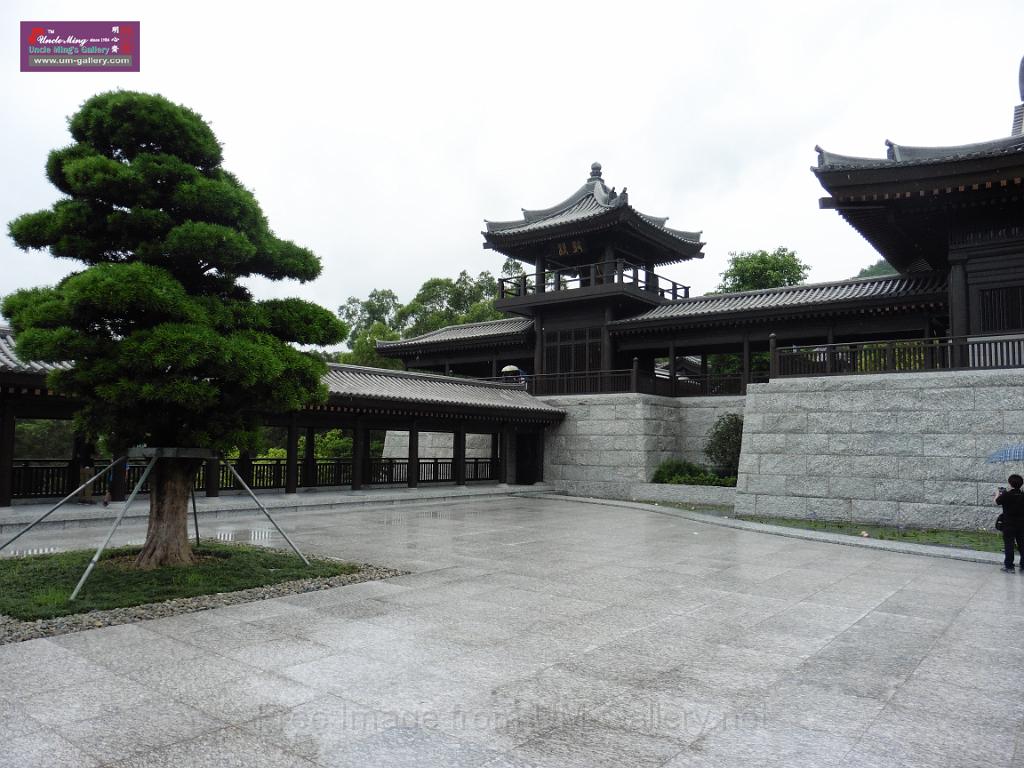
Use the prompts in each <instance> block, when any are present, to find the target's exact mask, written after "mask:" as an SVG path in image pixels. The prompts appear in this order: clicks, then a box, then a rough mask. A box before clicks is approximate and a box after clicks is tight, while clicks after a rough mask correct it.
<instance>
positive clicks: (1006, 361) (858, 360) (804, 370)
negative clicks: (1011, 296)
mask: <svg viewBox="0 0 1024 768" xmlns="http://www.w3.org/2000/svg"><path fill="white" fill-rule="evenodd" d="M1021 367H1024V335H1022V334H1019V333H1018V334H1007V335H1000V336H983V337H982V336H976V337H975V336H946V337H938V338H931V339H923V338H922V339H891V340H887V341H861V342H851V343H843V344H816V345H808V346H800V347H796V346H794V347H784V346H775V348H774V350H773V352H772V376H848V375H851V374H863V373H911V372H915V371H943V370H963V369H977V368H1021Z"/></svg>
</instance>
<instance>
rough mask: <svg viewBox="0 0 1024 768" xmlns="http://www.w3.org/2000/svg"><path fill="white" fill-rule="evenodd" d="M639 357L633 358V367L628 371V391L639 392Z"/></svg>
mask: <svg viewBox="0 0 1024 768" xmlns="http://www.w3.org/2000/svg"><path fill="white" fill-rule="evenodd" d="M639 387H640V358H639V357H634V358H633V368H632V370H630V372H629V391H630V392H639V391H640V388H639Z"/></svg>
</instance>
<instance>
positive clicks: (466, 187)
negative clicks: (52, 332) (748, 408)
mask: <svg viewBox="0 0 1024 768" xmlns="http://www.w3.org/2000/svg"><path fill="white" fill-rule="evenodd" d="M40 14H43V16H40ZM0 19H2V21H3V23H2V24H0V29H2V30H5V32H4V34H5V35H6V36H7V38H6V39H8V40H9V41H10V40H13V38H14V35H15V30H16V29H17V23H18V21H20V20H25V21H30V20H31V21H56V20H63V19H89V20H98V21H105V20H139V21H141V23H142V27H141V35H140V42H141V63H142V71H141V72H140V73H136V74H129V73H123V74H105V73H103V74H92V73H31V74H29V73H26V74H22V73H20V72H18V71H17V69H18V60H17V55H16V54H15V53H14V52H13V51H12V52H11V53H10V54H9V55H8V56H7V57H6V58H5V64H4V67H3V69H2V74H0V82H2V84H3V96H4V98H3V105H4V106H3V110H4V121H3V141H2V142H0V162H2V166H0V167H2V168H3V169H4V174H3V175H4V180H5V183H4V184H3V185H2V186H0V221H3V222H7V221H10V220H11V219H12V218H14V217H15V216H17V215H19V214H21V213H24V212H27V211H33V210H37V209H40V208H44V207H48V206H49V205H50V204H52V203H53V201H54V200H56V199H57V197H58V193H57V191H56V190H55V189H54V188H53V187H52V186H50V185H49V183H48V182H47V181H46V178H45V176H44V172H43V169H44V164H45V160H46V154H47V152H48V151H49V150H50V149H52V148H54V147H58V146H62V145H65V144H67V143H69V141H70V137H69V135H68V133H67V127H66V122H65V119H66V117H67V116H68V115H70V114H72V113H73V112H75V110H76V109H77V107H78V106H79V105H80V104H81V103H82V101H84V100H85V99H86V98H88V97H89V96H91V95H92V94H94V93H97V92H99V91H103V90H110V89H114V88H124V89H135V90H144V91H150V92H158V93H162V94H163V95H164V96H167V97H168V98H170V99H171V100H173V101H176V102H179V103H182V104H185V105H187V106H189V107H191V108H192V109H195V110H196V111H198V112H199V113H200V114H202V115H203V116H204V117H205V118H206V119H207V120H208V121H209V122H210V123H211V124H212V126H213V128H214V130H215V132H216V134H217V136H218V137H219V139H220V140H221V142H222V143H223V145H224V155H225V166H226V167H227V168H228V169H229V170H231V171H233V172H234V173H235V174H236V175H237V176H238V177H239V178H240V179H241V180H242V182H243V183H245V184H246V185H247V186H249V187H250V188H252V189H253V190H254V191H255V193H256V196H257V198H258V199H259V201H260V203H261V205H262V206H263V209H264V211H265V212H266V214H267V216H268V217H269V219H270V223H271V226H272V227H273V229H274V230H275V231H276V232H277V234H279V235H280V236H282V237H285V238H288V239H291V240H294V241H296V242H297V243H300V244H302V245H305V246H307V247H310V248H312V249H313V250H314V251H315V252H316V253H317V254H318V255H319V256H320V257H321V259H322V260H323V264H324V270H323V274H322V276H321V277H320V278H319V279H318V280H316V281H315V282H312V283H308V284H305V285H300V284H297V283H288V282H285V283H270V282H267V281H253V288H254V290H255V292H256V294H257V296H258V297H261V298H263V297H270V296H287V295H298V296H302V297H305V298H309V299H312V300H314V301H317V302H319V303H321V304H323V305H325V306H327V307H330V308H332V309H336V308H337V306H338V305H339V304H341V303H343V302H344V300H345V298H346V297H348V296H350V295H355V296H360V297H362V296H365V295H366V294H367V293H368V292H369V291H370V290H371V289H373V288H383V287H390V288H392V289H394V290H395V291H396V292H397V293H398V294H399V296H400V297H401V298H402V299H403V300H408V299H409V298H411V297H412V295H413V294H414V292H415V291H416V289H417V288H418V286H419V285H420V284H421V283H422V282H423V281H424V280H425V279H426V278H428V277H433V276H452V277H454V276H455V275H457V274H458V272H459V271H460V270H462V269H466V270H469V271H470V272H473V273H476V272H479V271H481V270H491V271H492V272H497V271H498V270H499V269H500V267H501V263H502V260H503V259H502V257H500V256H497V255H496V254H494V253H493V252H491V251H485V250H483V249H482V248H481V242H482V238H481V236H480V230H481V229H482V228H483V221H484V219H493V220H503V219H512V218H516V217H518V214H519V210H520V208H523V207H526V208H543V207H547V206H550V205H552V204H554V203H556V202H558V201H560V200H562V199H564V198H565V197H567V196H568V195H569V194H570V193H572V192H573V191H575V190H576V189H577V188H578V187H579V186H580V185H581V184H582V183H583V182H584V181H585V180H586V178H587V176H588V174H589V169H590V164H591V162H593V161H595V160H597V161H600V162H601V163H602V164H603V166H604V177H605V180H606V182H607V183H608V184H609V186H616V187H617V188H618V189H620V190H621V189H622V188H623V187H624V186H628V187H629V199H630V203H631V204H632V205H633V206H634V207H636V208H637V209H638V210H640V211H642V212H644V213H647V214H650V215H654V216H669V217H670V220H669V226H674V227H676V228H679V229H685V230H697V229H699V230H703V232H704V240H706V242H707V245H706V246H705V249H704V251H705V254H706V256H705V258H704V260H703V262H689V263H685V264H681V265H677V266H673V267H667V268H664V269H663V270H661V271H662V272H663V273H664V274H665V275H666V276H668V277H671V278H673V279H675V280H678V281H680V282H683V283H688V284H690V285H692V286H693V287H694V289H695V292H696V293H702V292H704V291H706V290H710V289H712V288H714V286H715V285H716V283H717V282H718V275H719V273H720V272H721V271H722V269H723V268H724V265H725V262H726V259H727V258H728V254H729V252H730V251H744V250H753V249H758V248H774V247H775V246H778V245H785V246H787V247H789V248H792V249H794V250H796V251H797V253H798V254H799V256H800V257H801V258H802V259H803V260H804V261H806V262H807V263H809V264H810V265H811V267H812V269H811V280H812V281H825V280H834V279H842V278H846V277H850V276H853V275H855V274H856V273H857V271H858V270H860V268H861V267H864V266H866V265H868V264H871V263H873V262H874V261H875V260H876V259H877V258H878V256H877V254H876V253H875V252H874V251H873V249H871V247H870V246H868V245H867V244H866V243H865V242H864V241H863V240H862V239H861V238H860V237H859V236H858V235H856V233H854V231H853V230H852V229H851V228H850V227H849V226H848V225H847V224H845V223H844V222H843V221H842V220H841V219H840V218H839V217H838V215H837V214H835V213H833V212H828V211H822V210H819V209H818V198H819V197H821V196H823V194H824V191H823V190H822V189H821V187H820V186H819V185H818V184H817V182H816V181H815V179H814V177H813V175H812V174H811V172H810V170H809V167H810V166H811V165H813V164H814V163H815V162H816V159H817V155H816V154H815V152H814V146H815V144H820V145H822V146H823V147H825V148H827V149H829V150H832V151H836V152H841V153H844V154H862V155H868V156H882V155H884V151H885V146H884V141H885V139H892V140H893V141H896V142H899V143H903V144H917V145H936V144H939V145H941V144H961V143H967V142H973V141H982V140H985V139H991V138H996V137H999V136H1005V135H1008V134H1009V131H1010V124H1011V120H1012V111H1013V106H1014V105H1015V104H1016V103H1018V100H1019V93H1018V89H1017V70H1018V65H1019V62H1020V59H1021V55H1022V54H1024V36H1022V35H1021V31H1022V30H1024V3H1022V2H1020V0H1016V1H1015V2H1014V1H1012V0H1008V1H1006V2H974V3H965V2H963V1H962V0H959V1H958V2H935V1H934V0H932V1H931V2H905V1H901V2H899V3H893V2H870V1H865V0H860V1H859V2H850V1H849V0H844V1H843V2H830V1H826V0H817V1H816V2H809V3H760V2H758V3H755V2H749V3H742V2H732V3H726V2H717V3H715V2H707V3H696V2H681V1H676V2H663V3H653V2H652V3H645V2H636V0H634V1H633V2H628V3H627V2H622V1H621V0H620V1H619V2H614V3H603V2H595V1H594V0H590V1H589V2H558V1H557V0H548V1H547V2H536V3H534V2H516V3H486V2H479V1H478V2H474V3H465V4H455V3H448V2H443V1H439V0H433V1H432V2H415V3H412V2H410V3H408V4H405V3H398V2H383V3H358V4H356V3H351V4H349V3H330V4H329V3H313V2H301V1H299V0H293V1H292V2H288V3H282V2H274V3H264V4H261V3H258V2H227V1H224V0H220V1H218V2H212V1H211V0H204V1H203V2H194V1H193V0H177V1H176V2H173V3H171V2H163V3H157V2H150V3H139V2H99V1H90V2H84V1H83V0H78V1H77V2H48V3H39V2H35V3H29V2H10V0H5V2H4V3H3V5H2V7H0ZM0 258H2V259H3V272H2V274H3V278H2V282H0V294H5V293H7V292H9V291H11V290H14V289H17V288H22V287H26V286H32V285H39V284H50V283H53V282H55V281H56V280H58V279H60V278H61V277H62V276H63V275H65V274H67V273H68V272H69V271H71V270H73V269H75V267H76V264H77V262H71V261H66V260H56V259H53V258H52V257H50V256H49V255H48V254H43V253H39V252H32V253H28V254H25V253H23V252H21V251H19V250H18V249H16V248H15V247H14V246H13V245H12V244H11V242H10V240H9V239H7V238H5V239H4V241H3V244H2V245H0Z"/></svg>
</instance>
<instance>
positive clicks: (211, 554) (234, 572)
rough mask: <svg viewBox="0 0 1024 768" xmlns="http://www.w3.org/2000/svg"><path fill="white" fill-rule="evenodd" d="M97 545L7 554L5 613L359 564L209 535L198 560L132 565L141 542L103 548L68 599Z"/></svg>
mask: <svg viewBox="0 0 1024 768" xmlns="http://www.w3.org/2000/svg"><path fill="white" fill-rule="evenodd" d="M93 552H95V550H91V549H90V550H78V551H74V552H60V553H57V554H54V555H33V556H31V557H15V558H5V559H0V613H3V614H7V615H8V616H13V617H14V618H17V619H23V620H34V619H47V618H52V617H54V616H68V615H70V614H74V613H84V612H86V611H92V610H102V609H108V608H126V607H129V606H133V605H143V604H145V603H159V602H163V601H164V600H172V599H174V598H179V597H197V596H199V595H211V594H216V593H219V592H236V591H238V590H240V589H250V588H252V587H264V586H267V585H270V584H279V583H280V582H282V581H292V580H295V579H309V578H316V577H326V576H342V575H346V574H352V573H356V572H357V571H358V570H359V566H357V565H352V564H350V563H339V562H334V561H332V560H320V559H315V560H314V559H310V563H311V564H312V567H306V565H305V564H303V562H302V561H301V560H300V559H299V558H298V557H296V556H295V555H294V554H291V553H288V554H285V553H282V552H275V551H272V550H267V549H263V548H260V547H253V546H246V545H239V544H221V543H217V542H203V543H202V545H201V546H199V547H193V553H194V555H195V557H196V562H195V563H194V564H193V565H188V566H168V567H164V568H154V569H153V570H150V571H138V570H135V569H133V568H131V563H132V561H133V560H134V559H135V555H137V554H138V552H139V547H120V548H115V549H110V550H108V551H107V552H104V553H103V557H102V558H101V559H100V561H99V562H98V563H97V564H96V568H95V569H94V570H93V572H92V575H91V576H90V577H89V580H88V581H87V582H86V583H85V586H84V587H83V588H82V591H81V592H80V593H79V595H78V597H77V598H76V599H75V601H74V602H73V603H69V602H68V597H69V596H70V595H71V592H72V590H74V588H75V584H77V583H78V580H79V579H80V578H81V576H82V574H83V573H84V572H85V569H86V566H88V564H89V560H90V559H91V558H92V555H93Z"/></svg>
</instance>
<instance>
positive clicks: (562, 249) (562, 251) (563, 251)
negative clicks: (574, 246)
mask: <svg viewBox="0 0 1024 768" xmlns="http://www.w3.org/2000/svg"><path fill="white" fill-rule="evenodd" d="M568 253H569V248H568V247H567V246H566V244H565V243H559V244H558V255H559V256H566V255H568Z"/></svg>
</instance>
